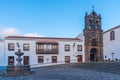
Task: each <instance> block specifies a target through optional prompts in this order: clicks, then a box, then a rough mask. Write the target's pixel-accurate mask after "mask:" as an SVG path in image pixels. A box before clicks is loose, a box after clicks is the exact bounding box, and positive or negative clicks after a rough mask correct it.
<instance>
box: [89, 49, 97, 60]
mask: <svg viewBox="0 0 120 80" xmlns="http://www.w3.org/2000/svg"><path fill="white" fill-rule="evenodd" d="M97 52H98V50H97V49H96V48H92V49H91V50H90V61H91V62H96V61H97Z"/></svg>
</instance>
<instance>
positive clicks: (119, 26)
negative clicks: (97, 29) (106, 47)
mask: <svg viewBox="0 0 120 80" xmlns="http://www.w3.org/2000/svg"><path fill="white" fill-rule="evenodd" d="M117 28H120V25H118V26H115V27H113V28H111V29H108V30H106V31H104V32H103V34H104V33H107V32H109V31H112V30H114V29H117Z"/></svg>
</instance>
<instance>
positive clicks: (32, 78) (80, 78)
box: [0, 66, 120, 80]
mask: <svg viewBox="0 0 120 80" xmlns="http://www.w3.org/2000/svg"><path fill="white" fill-rule="evenodd" d="M32 71H34V73H33V74H31V75H26V76H14V77H1V76H0V80H120V74H113V73H105V72H98V71H92V70H84V69H80V68H72V67H58V66H57V67H52V66H51V67H40V68H34V69H32Z"/></svg>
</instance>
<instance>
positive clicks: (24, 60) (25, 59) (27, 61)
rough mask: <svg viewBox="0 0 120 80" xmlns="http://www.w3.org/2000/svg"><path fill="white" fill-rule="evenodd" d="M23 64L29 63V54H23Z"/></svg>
mask: <svg viewBox="0 0 120 80" xmlns="http://www.w3.org/2000/svg"><path fill="white" fill-rule="evenodd" d="M23 64H24V65H29V56H24V57H23Z"/></svg>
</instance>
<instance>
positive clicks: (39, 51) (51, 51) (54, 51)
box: [36, 49, 58, 54]
mask: <svg viewBox="0 0 120 80" xmlns="http://www.w3.org/2000/svg"><path fill="white" fill-rule="evenodd" d="M36 54H58V50H57V49H56V50H36Z"/></svg>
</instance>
